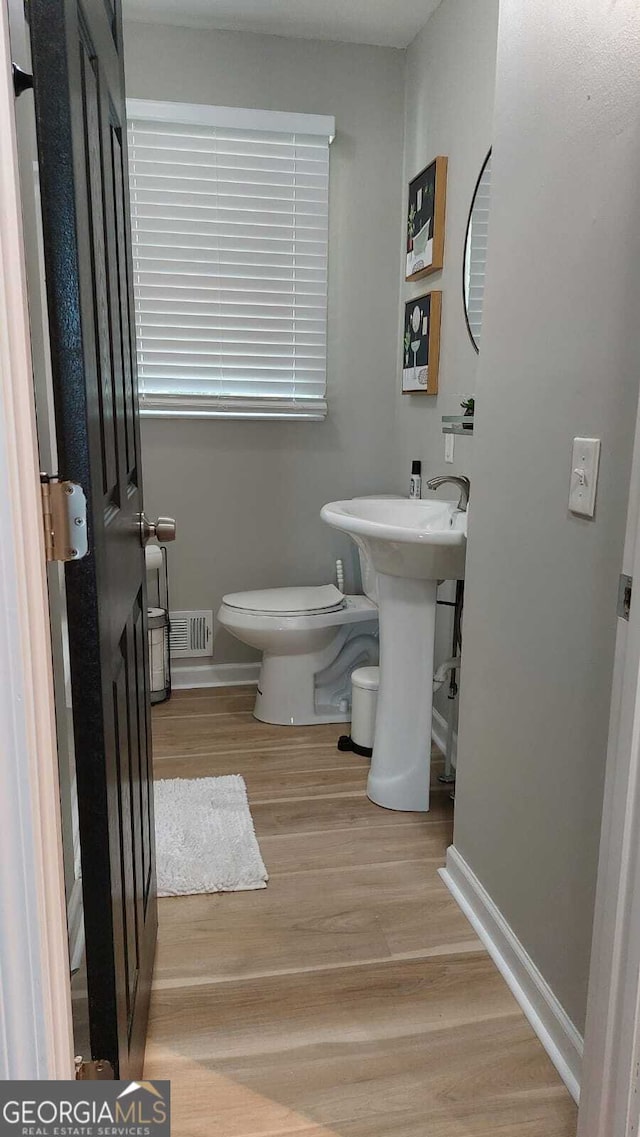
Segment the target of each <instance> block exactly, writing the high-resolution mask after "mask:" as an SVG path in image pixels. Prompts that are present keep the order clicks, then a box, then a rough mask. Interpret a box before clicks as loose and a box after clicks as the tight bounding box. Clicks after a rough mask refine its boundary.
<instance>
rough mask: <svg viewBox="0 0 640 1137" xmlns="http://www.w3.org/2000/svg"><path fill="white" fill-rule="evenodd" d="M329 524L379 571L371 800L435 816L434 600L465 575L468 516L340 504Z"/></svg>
mask: <svg viewBox="0 0 640 1137" xmlns="http://www.w3.org/2000/svg"><path fill="white" fill-rule="evenodd" d="M321 517H322V519H323V521H326V522H327V524H328V525H332V526H333V527H334V528H335V529H342V530H343V531H344V532H345V533H348V534H349V535H350V537H352V538H353V540H354V541H355V542H356V544H358V545H360V546H361V547H362V548H364V550H365V552H366V553H368V555H369V557H370V559H371V561H372V563H373V567H374V568H375V570H376V576H377V590H378V607H379V619H380V686H379V691H378V708H377V712H376V727H375V739H374V744H373V755H372V757H371V770H370V772H369V780H368V782H367V793H368V795H369V797H370V798H371V800H372V801H374V802H376V804H377V805H382V806H385V807H386V808H387V809H399V810H411V811H418V812H425V811H427V810H428V809H429V782H430V773H431V716H432V689H433V649H434V640H435V622H436V593H437V589H438V581H439V580H460V579H461V578H462V577H463V576H464V564H465V555H466V547H467V515H466V513H460V511H459V510H458V509H457V508H456V506H455V504H454V503H453V502H448V501H431V500H429V501H416V500H408V499H407V498H391V497H367V498H351V499H350V500H347V501H334V502H330V503H329V504H328V505H325V506H324V507H323V509H322V511H321Z"/></svg>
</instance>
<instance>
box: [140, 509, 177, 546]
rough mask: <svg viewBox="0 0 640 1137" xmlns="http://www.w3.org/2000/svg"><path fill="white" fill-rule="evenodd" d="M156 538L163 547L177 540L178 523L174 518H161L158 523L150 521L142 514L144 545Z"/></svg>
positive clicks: (142, 540)
mask: <svg viewBox="0 0 640 1137" xmlns="http://www.w3.org/2000/svg"><path fill="white" fill-rule="evenodd" d="M152 537H155V539H156V541H159V542H160V544H161V545H164V544H166V543H167V542H168V541H175V539H176V523H175V520H174V518H173V517H159V518H158V520H157V521H149V519H148V517H146V516H145V514H144V513H141V514H140V540H141V542H142V544H143V545H146V543H147V541H150V540H151V538H152Z"/></svg>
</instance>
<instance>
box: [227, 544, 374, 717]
mask: <svg viewBox="0 0 640 1137" xmlns="http://www.w3.org/2000/svg"><path fill="white" fill-rule="evenodd" d="M364 558H365V554H364V553H363V552H361V553H360V560H361V567H362V580H363V587H364V590H365V595H363V596H344V595H343V594H342V593H341V592H340V591H339V590H338V589H337V588H336V587H335V586H334V585H333V584H325V585H321V586H319V587H302V588H267V589H264V590H263V591H257V592H234V593H230V594H229V595H227V596H224V597H223V599H222V604H221V606H220V609H219V611H218V615H217V619H218V621H219V623H220V624H221V625H222V627H223V628H226V630H227V631H228V632H231V635H233V636H235V637H236V639H239V640H241V641H242V643H245V644H248V645H249V646H250V647H255V648H258V650H259V651H261V652H262V666H261V669H260V679H259V681H258V694H257V696H256V703H255V708H254V712H253V713H254V715H255V717H256V718H257V719H260V720H261V721H262V722H268V723H274V724H278V725H282V726H307V725H311V724H313V723H323V722H347V721H348V720H349V719H350V717H351V705H350V702H351V672H352V671H353V670H354V669H355V668H356V667H362V666H367V665H375V664H376V663H377V662H378V608H377V605H376V598H375V573H374V572H373V570H372V569H371V567H370V565H369V564H368V563H367V562H366V561H365V559H364Z"/></svg>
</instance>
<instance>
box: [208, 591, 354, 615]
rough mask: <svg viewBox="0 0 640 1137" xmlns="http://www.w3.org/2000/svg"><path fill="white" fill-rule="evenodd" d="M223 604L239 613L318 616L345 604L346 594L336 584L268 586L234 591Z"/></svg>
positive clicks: (339, 608)
mask: <svg viewBox="0 0 640 1137" xmlns="http://www.w3.org/2000/svg"><path fill="white" fill-rule="evenodd" d="M222 603H223V604H226V606H227V607H228V608H233V609H235V610H236V611H238V612H246V613H252V614H254V615H257V616H279V617H282V616H318V615H320V614H322V613H324V612H326V613H329V612H339V611H341V609H342V608H344V607H345V604H346V601H345V597H344V596H343V594H342V593H341V592H340V591H339V590H338V589H337V588H336V587H335V585H333V584H324V585H321V586H320V587H302V588H266V589H261V590H258V591H256V592H231V593H229V594H228V595H227V596H223V598H222Z"/></svg>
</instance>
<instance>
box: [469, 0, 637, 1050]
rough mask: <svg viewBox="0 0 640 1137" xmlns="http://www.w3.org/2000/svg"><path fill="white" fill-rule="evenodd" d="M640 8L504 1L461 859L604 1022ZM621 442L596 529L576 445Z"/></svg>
mask: <svg viewBox="0 0 640 1137" xmlns="http://www.w3.org/2000/svg"><path fill="white" fill-rule="evenodd" d="M639 105H640V71H639V70H638V66H637V5H636V4H635V3H633V2H632V0H623V2H622V3H619V4H616V5H610V4H609V5H605V4H596V3H588V4H584V5H582V6H581V11H580V14H578V13H577V11H576V6H575V4H574V3H573V0H556V3H555V4H552V5H550V4H548V3H547V2H546V0H530V2H529V3H528V4H525V5H523V4H522V3H521V2H520V0H501V5H500V31H499V44H498V67H497V88H496V110H495V121H494V163H493V191H492V206H491V227H490V239H489V263H488V282H487V292H486V299H485V322H484V328H483V346H482V351H481V354H480V369H479V375H478V394H479V403H478V414H477V435H476V438H475V439H474V443H473V445H474V451H475V453H474V460H473V471H472V474H473V489H472V507H471V512H470V529H469V538H470V539H469V551H468V561H467V594H466V615H465V624H464V662H463V673H462V703H461V717H460V736H459V748H458V786H457V793H456V817H455V845H456V847H457V849H458V850H459V852H460V853H461V855H462V856H463V857H464V858H465V859H466V861H467V862H468V864H469V865H470V866H471V868H472V869H473V871H474V872H475V873H476V874H477V876H478V877H479V878H480V881H481V882H482V884H483V885H484V887H485V888H486V889H487V891H488V892H489V894H490V895H491V897H492V899H493V900H494V901H495V903H496V904H497V905H498V907H499V909H500V910H501V912H502V913H503V915H504V916H505V918H506V919H507V920H508V922H509V924H510V925H511V927H512V928H513V930H514V932H515V933H516V935H517V936H518V937H519V939H520V940H521V942H522V943H523V944H524V946H525V948H526V949H527V951H528V952H529V953H530V954H531V956H532V958H533V960H534V962H535V963H536V964H537V966H538V967H539V969H540V970H541V972H542V974H543V976H544V978H545V979H546V980H547V981H548V983H549V984H550V985H551V987H552V989H553V991H554V992H555V994H556V995H557V996H558V998H559V999H560V1000H561V1002H562V1003H563V1005H564V1007H565V1009H566V1011H567V1012H568V1014H569V1015H570V1017H571V1018H572V1019H573V1021H574V1022H575V1024H576V1026H577V1027H578V1028H579V1029H580V1030H582V1029H583V1026H584V1013H585V1002H586V988H587V976H588V967H589V955H590V942H591V931H592V916H593V903H594V890H595V882H596V866H597V856H598V841H599V828H600V814H601V808H602V789H603V773H604V765H605V750H606V740H607V724H608V717H609V698H610V685H611V674H612V660H613V648H614V636H615V607H616V590H617V580H618V573H619V572H620V568H621V551H622V542H623V532H624V523H625V507H626V501H627V489H628V478H629V464H630V454H631V447H632V435H633V429H634V421H635V411H636V401H637V389H638V350H639V346H640V344H639V331H638V329H639V321H638V310H639V307H640V227H639V226H638V184H639V175H640V126H639V120H638V106H639ZM574 435H587V436H591V435H593V436H596V437H599V438H601V439H602V460H601V473H600V484H599V491H598V501H597V514H596V518H595V520H593V521H588V520H581V519H579V518H576V517H574V516H572V515H571V514H569V513H568V511H567V494H568V487H569V476H570V469H571V465H570V461H571V441H572V438H573V437H574Z"/></svg>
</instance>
